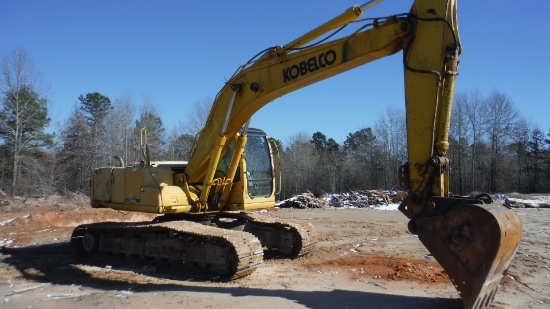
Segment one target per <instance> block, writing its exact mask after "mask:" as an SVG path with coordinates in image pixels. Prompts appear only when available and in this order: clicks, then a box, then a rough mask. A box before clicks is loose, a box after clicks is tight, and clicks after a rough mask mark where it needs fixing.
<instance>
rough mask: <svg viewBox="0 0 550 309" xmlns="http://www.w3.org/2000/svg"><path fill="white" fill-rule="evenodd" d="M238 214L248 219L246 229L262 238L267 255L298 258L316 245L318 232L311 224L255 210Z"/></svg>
mask: <svg viewBox="0 0 550 309" xmlns="http://www.w3.org/2000/svg"><path fill="white" fill-rule="evenodd" d="M238 216H239V217H241V218H242V219H244V220H246V225H245V228H244V231H246V232H250V233H252V234H254V235H255V236H256V237H258V239H260V242H261V243H262V245H263V247H264V250H265V251H264V254H266V255H267V256H276V257H282V258H297V257H300V256H303V255H306V254H308V253H309V252H311V250H312V249H313V248H314V247H315V243H316V241H317V232H316V231H315V228H314V227H313V225H311V224H308V223H302V222H296V221H286V220H285V221H279V220H276V219H274V218H271V217H268V216H265V215H262V214H259V213H255V212H246V213H243V212H241V213H239V214H238Z"/></svg>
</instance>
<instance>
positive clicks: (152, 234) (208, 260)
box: [71, 221, 263, 280]
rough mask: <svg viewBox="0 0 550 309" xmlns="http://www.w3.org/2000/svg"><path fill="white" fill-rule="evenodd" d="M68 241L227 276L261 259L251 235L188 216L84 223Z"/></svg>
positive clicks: (90, 251) (87, 249) (84, 250)
mask: <svg viewBox="0 0 550 309" xmlns="http://www.w3.org/2000/svg"><path fill="white" fill-rule="evenodd" d="M71 244H72V245H73V247H74V248H75V249H76V251H77V252H78V253H80V254H84V255H85V256H90V255H92V256H94V255H96V254H101V255H114V256H125V257H126V258H130V259H137V260H151V261H154V262H155V264H160V265H164V266H170V265H173V266H181V268H183V269H184V270H185V271H189V272H190V273H193V274H195V273H199V274H211V275H215V276H217V277H220V278H223V279H225V280H233V279H236V278H240V277H243V276H246V275H248V274H250V273H252V272H253V271H254V270H255V269H256V268H257V267H258V266H259V265H260V264H261V263H262V259H263V250H262V246H261V244H260V241H259V240H258V239H257V238H256V237H254V235H252V234H250V233H246V232H238V231H232V230H224V229H219V228H216V227H211V226H207V225H203V224H199V223H195V222H188V221H170V222H160V223H151V222H139V223H119V222H105V223H92V224H84V225H80V226H78V227H76V228H75V230H74V231H73V234H72V236H71ZM177 268H178V269H180V267H177Z"/></svg>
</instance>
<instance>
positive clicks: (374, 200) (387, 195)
mask: <svg viewBox="0 0 550 309" xmlns="http://www.w3.org/2000/svg"><path fill="white" fill-rule="evenodd" d="M406 196H407V193H406V192H403V191H377V190H363V191H356V192H349V193H342V194H330V195H327V196H326V197H325V200H327V201H328V202H329V204H330V206H333V207H354V208H366V207H371V206H378V205H390V204H400V203H401V202H403V200H404V199H405V197H406Z"/></svg>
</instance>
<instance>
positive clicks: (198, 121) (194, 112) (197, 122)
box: [183, 97, 214, 135]
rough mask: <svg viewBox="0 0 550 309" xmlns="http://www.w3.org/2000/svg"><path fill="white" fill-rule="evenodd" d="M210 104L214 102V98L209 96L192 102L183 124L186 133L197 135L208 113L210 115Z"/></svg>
mask: <svg viewBox="0 0 550 309" xmlns="http://www.w3.org/2000/svg"><path fill="white" fill-rule="evenodd" d="M212 104H214V100H213V99H212V98H211V97H206V98H204V99H202V100H200V101H195V102H194V103H193V107H192V108H191V109H190V110H189V113H188V114H187V120H186V122H185V123H184V124H183V126H184V128H185V130H186V131H187V132H186V133H187V134H191V135H197V134H198V133H199V132H200V131H201V130H202V129H203V128H204V125H205V124H206V120H208V115H210V110H211V109H212Z"/></svg>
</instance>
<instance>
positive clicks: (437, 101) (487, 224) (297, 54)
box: [185, 0, 522, 308]
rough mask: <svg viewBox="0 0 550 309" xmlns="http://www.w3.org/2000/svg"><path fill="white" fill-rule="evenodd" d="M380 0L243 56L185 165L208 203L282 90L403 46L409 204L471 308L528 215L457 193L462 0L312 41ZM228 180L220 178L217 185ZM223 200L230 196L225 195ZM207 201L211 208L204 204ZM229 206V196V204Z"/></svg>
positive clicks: (431, 1) (483, 296) (420, 1)
mask: <svg viewBox="0 0 550 309" xmlns="http://www.w3.org/2000/svg"><path fill="white" fill-rule="evenodd" d="M378 2H380V0H377V1H370V2H369V3H367V4H365V5H364V6H362V7H359V6H354V7H352V8H350V9H348V10H347V11H345V12H344V13H343V14H341V15H340V16H338V17H336V18H334V19H333V20H331V21H329V22H327V23H325V24H323V25H321V26H320V27H317V28H315V29H314V30H312V31H310V32H308V33H307V34H305V35H303V36H301V37H299V38H297V39H295V40H293V41H291V42H290V43H288V44H286V45H284V46H275V47H272V48H269V49H267V50H265V51H264V52H262V53H260V54H259V58H258V59H255V60H254V59H253V60H251V61H249V62H248V63H246V64H245V65H243V66H242V67H241V68H239V70H237V72H236V73H235V74H234V75H233V77H232V78H231V79H230V80H229V81H228V82H227V83H226V85H225V86H224V87H223V88H222V89H221V91H220V92H219V93H218V95H217V96H216V99H215V101H214V104H213V107H212V110H211V113H210V116H209V118H208V120H207V123H206V125H205V127H204V129H203V130H202V131H201V132H200V136H199V138H198V141H197V143H196V148H195V150H194V153H193V155H192V156H191V159H190V161H189V163H188V165H187V167H186V169H185V175H186V180H187V183H188V185H189V186H191V187H193V188H195V189H194V190H190V191H189V192H191V193H192V194H190V195H191V196H190V198H189V201H190V202H191V203H194V204H195V206H197V208H198V209H199V210H200V209H206V207H207V206H206V204H207V200H208V195H209V190H210V187H211V185H212V182H213V179H214V175H215V172H216V167H217V166H218V164H219V162H220V160H221V158H222V156H223V155H224V153H225V152H226V150H227V149H228V147H229V142H227V141H232V140H235V139H236V140H237V141H238V142H237V145H239V146H237V147H233V148H232V149H233V160H232V163H231V167H230V168H229V171H230V172H229V173H228V175H227V176H226V181H225V182H224V184H223V186H224V188H223V192H224V194H223V195H224V196H227V194H228V193H227V192H229V190H231V185H232V179H233V178H234V177H235V175H234V172H235V170H236V165H237V164H238V161H239V160H238V158H239V157H240V156H241V155H242V153H243V150H242V149H243V148H244V145H245V143H246V130H244V131H243V132H242V134H240V133H239V132H240V131H241V128H242V127H243V126H244V127H245V128H246V127H247V124H248V122H249V121H250V118H251V117H252V115H253V114H254V113H255V112H257V111H258V110H259V109H261V108H262V107H263V106H265V105H266V104H268V103H269V102H271V101H273V100H274V99H276V98H278V97H280V96H283V95H285V94H287V93H290V92H292V91H295V90H298V89H300V88H303V87H306V86H308V85H311V84H313V83H316V82H318V81H321V80H323V79H327V78H329V77H332V76H334V75H337V74H340V73H342V72H345V71H348V70H350V69H353V68H355V67H358V66H361V65H364V64H366V63H369V62H371V61H374V60H377V59H379V58H382V57H385V56H388V55H392V54H395V53H397V52H399V51H403V65H404V71H405V98H406V114H407V142H408V159H409V161H408V162H407V163H406V164H404V165H403V166H402V167H401V168H400V170H399V178H400V182H401V185H402V186H403V187H404V188H406V189H407V190H408V192H409V194H408V198H407V199H406V201H405V202H404V203H403V204H402V205H401V206H400V210H401V211H402V212H403V213H404V214H405V215H406V216H407V217H408V218H410V219H411V221H410V223H409V230H410V231H411V232H412V233H414V234H418V236H419V239H420V240H421V241H422V243H423V244H424V245H425V246H426V247H427V249H428V250H429V251H430V252H431V253H432V255H433V256H434V257H435V258H436V260H437V261H438V262H439V263H440V264H441V265H442V266H443V268H444V269H445V270H446V271H447V273H448V274H449V276H450V278H451V280H452V281H453V284H454V285H455V287H456V288H457V290H458V291H459V294H460V296H461V298H462V299H463V301H464V305H465V307H467V308H482V307H485V306H487V305H488V304H490V303H491V302H492V301H493V299H494V296H495V293H496V291H497V289H498V287H499V285H500V283H501V282H502V281H503V278H504V276H505V273H506V270H507V269H508V267H509V265H510V262H511V260H512V258H513V255H514V254H515V252H516V249H517V245H518V243H519V240H520V238H521V228H522V227H521V221H520V220H519V218H518V216H517V215H516V214H515V212H513V211H512V210H510V209H507V208H505V207H504V206H502V205H500V204H496V203H494V202H493V201H491V199H490V196H488V195H482V196H479V197H476V198H458V197H451V196H450V194H449V176H448V175H449V174H448V172H449V170H450V159H449V158H448V157H446V153H447V151H448V148H449V141H448V135H449V127H450V118H451V110H452V100H453V93H454V84H455V79H456V76H457V67H458V63H459V62H458V56H459V54H460V52H461V44H460V38H459V34H458V25H457V1H456V0H416V1H414V4H413V7H412V8H411V10H410V12H409V13H408V14H402V15H396V16H391V17H387V18H380V19H373V20H369V21H370V22H369V23H367V24H366V25H365V26H363V27H361V28H360V29H359V30H358V31H356V32H354V33H353V34H351V35H349V36H346V37H343V38H340V39H337V40H333V41H330V42H323V41H321V43H319V44H312V45H309V46H306V44H308V43H309V42H311V41H313V40H315V39H316V38H318V37H320V36H322V35H325V34H326V33H327V32H330V31H335V29H338V28H340V27H345V26H346V25H348V24H349V23H352V22H354V21H356V20H357V19H358V18H359V17H360V16H361V14H362V12H363V11H364V10H365V9H367V8H368V7H370V6H372V5H374V4H376V3H378ZM336 31H337V30H336ZM217 185H219V183H218V184H217ZM222 204H223V201H222ZM203 207H204V208H203ZM222 207H223V205H222Z"/></svg>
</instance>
